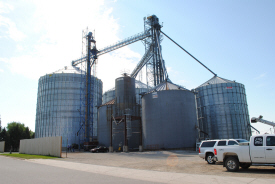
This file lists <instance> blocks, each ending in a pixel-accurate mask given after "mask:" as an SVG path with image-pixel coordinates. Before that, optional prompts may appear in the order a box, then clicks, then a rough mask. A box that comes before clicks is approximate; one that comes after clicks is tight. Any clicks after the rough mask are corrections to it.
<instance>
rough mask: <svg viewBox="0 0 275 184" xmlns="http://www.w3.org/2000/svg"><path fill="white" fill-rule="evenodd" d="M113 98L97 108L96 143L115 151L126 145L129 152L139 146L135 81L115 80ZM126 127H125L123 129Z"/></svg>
mask: <svg viewBox="0 0 275 184" xmlns="http://www.w3.org/2000/svg"><path fill="white" fill-rule="evenodd" d="M115 81H116V87H115V98H114V99H113V100H111V101H109V102H106V103H105V104H103V105H101V106H100V107H99V108H98V141H99V144H100V145H104V146H107V147H108V146H110V145H111V144H112V146H113V149H114V150H115V151H117V150H119V147H120V148H121V150H122V146H124V145H126V142H127V146H128V148H129V150H133V149H138V148H139V145H140V144H141V141H140V138H141V119H140V105H138V104H137V103H136V93H135V79H134V78H131V77H129V76H127V75H124V76H123V77H120V78H117V79H116V80H115ZM125 125H126V127H125ZM125 132H126V134H125Z"/></svg>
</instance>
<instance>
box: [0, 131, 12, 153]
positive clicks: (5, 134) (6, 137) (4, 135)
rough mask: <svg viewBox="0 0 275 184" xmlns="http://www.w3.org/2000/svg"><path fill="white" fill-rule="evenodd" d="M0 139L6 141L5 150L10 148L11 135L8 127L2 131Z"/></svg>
mask: <svg viewBox="0 0 275 184" xmlns="http://www.w3.org/2000/svg"><path fill="white" fill-rule="evenodd" d="M0 141H5V151H6V150H9V149H10V145H11V144H10V135H9V133H8V132H7V131H6V128H3V129H2V131H1V132H0Z"/></svg>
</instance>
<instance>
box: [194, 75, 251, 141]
mask: <svg viewBox="0 0 275 184" xmlns="http://www.w3.org/2000/svg"><path fill="white" fill-rule="evenodd" d="M194 91H195V93H196V101H197V109H198V120H199V127H200V129H201V130H203V131H204V132H206V133H208V136H207V135H206V134H201V135H200V136H201V137H209V138H212V139H229V138H243V139H247V140H249V138H250V136H251V128H250V122H249V114H248V106H247V101H246V93H245V87H244V85H243V84H241V83H237V82H235V81H230V80H227V79H223V78H221V77H218V76H214V77H213V78H211V79H210V80H208V81H207V82H205V83H203V84H202V85H200V86H199V87H197V88H196V89H195V90H194Z"/></svg>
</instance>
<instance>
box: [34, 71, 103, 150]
mask: <svg viewBox="0 0 275 184" xmlns="http://www.w3.org/2000/svg"><path fill="white" fill-rule="evenodd" d="M75 68H76V67H75ZM73 69H74V68H73ZM73 69H72V70H70V71H71V72H68V73H65V72H62V71H59V72H57V73H53V74H48V75H45V76H42V77H40V79H39V83H38V93H37V107H36V121H35V137H36V138H40V137H52V136H62V137H63V139H62V141H63V142H62V146H63V147H66V142H67V138H68V143H69V144H72V143H78V139H79V137H77V136H76V132H77V131H78V130H79V129H80V127H79V126H80V120H81V116H80V112H79V109H80V105H81V104H80V103H81V102H80V95H81V94H85V93H84V91H83V92H82V93H81V91H80V88H82V89H84V86H82V85H85V84H83V83H82V82H81V78H82V75H81V74H79V73H76V72H72V71H73ZM92 80H93V83H94V88H93V89H94V92H93V96H94V104H93V105H92V107H94V106H98V105H101V104H102V82H101V80H99V79H97V78H94V77H93V76H92ZM82 111H84V109H83V110H82ZM93 112H94V114H93V122H94V129H93V130H94V136H96V132H97V108H95V109H94V111H93ZM83 113H84V112H83Z"/></svg>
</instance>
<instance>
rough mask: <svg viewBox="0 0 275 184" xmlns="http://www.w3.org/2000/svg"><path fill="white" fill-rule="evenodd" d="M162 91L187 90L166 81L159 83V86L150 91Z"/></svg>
mask: <svg viewBox="0 0 275 184" xmlns="http://www.w3.org/2000/svg"><path fill="white" fill-rule="evenodd" d="M163 90H187V89H186V88H184V87H182V86H180V85H177V84H174V83H172V82H171V81H169V80H166V81H164V82H162V83H160V84H159V85H157V86H156V87H154V88H153V90H152V91H163ZM152 91H151V92H152Z"/></svg>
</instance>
